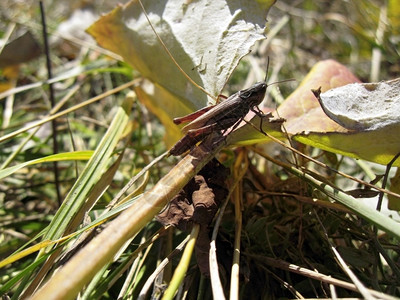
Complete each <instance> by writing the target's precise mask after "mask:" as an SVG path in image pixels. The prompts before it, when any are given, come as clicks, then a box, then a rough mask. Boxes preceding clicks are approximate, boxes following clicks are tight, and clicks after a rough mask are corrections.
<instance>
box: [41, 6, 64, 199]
mask: <svg viewBox="0 0 400 300" xmlns="http://www.w3.org/2000/svg"><path fill="white" fill-rule="evenodd" d="M39 5H40V14H41V19H42V33H43V42H44V49H45V53H46V67H47V79H48V80H51V79H52V78H53V74H52V69H51V61H50V48H49V42H48V39H47V25H46V15H45V11H44V6H43V1H39ZM49 96H50V97H49V98H50V103H51V107H52V108H54V106H55V105H56V104H55V103H56V100H55V97H54V87H53V84H52V83H49ZM51 129H52V134H51V137H52V140H53V154H57V153H58V142H57V120H56V119H54V120H52V121H51ZM53 172H54V186H55V190H56V195H57V202H58V206H61V201H62V199H61V192H60V182H59V173H58V163H57V162H56V161H55V162H53Z"/></svg>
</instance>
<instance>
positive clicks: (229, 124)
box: [169, 82, 267, 156]
mask: <svg viewBox="0 0 400 300" xmlns="http://www.w3.org/2000/svg"><path fill="white" fill-rule="evenodd" d="M266 90H267V83H266V82H258V83H256V84H254V85H253V86H251V87H250V88H248V89H244V90H241V91H239V92H237V93H235V94H233V95H232V96H230V97H229V98H228V99H226V100H224V101H222V102H220V103H219V104H216V105H213V106H209V107H205V108H203V109H200V110H198V111H195V112H194V113H192V114H189V115H187V116H184V117H180V118H175V119H174V123H175V124H181V123H185V122H190V123H189V124H187V125H186V126H185V127H183V128H182V132H183V133H185V136H184V137H183V138H182V139H180V140H179V141H178V142H177V143H176V144H175V145H174V146H173V147H172V149H171V150H170V151H169V153H170V154H171V155H175V156H176V155H181V154H183V153H185V152H186V151H188V150H190V149H191V148H192V147H194V146H195V145H196V144H197V143H198V142H201V141H203V140H204V139H205V138H206V137H207V136H209V135H210V134H211V133H213V132H216V131H217V132H221V133H222V134H223V133H225V132H226V131H227V130H228V129H229V128H232V131H233V130H235V129H236V127H237V126H238V125H239V124H240V122H241V121H243V120H244V117H245V116H246V115H247V113H248V112H249V111H253V112H254V113H255V114H256V115H258V116H260V117H261V118H262V117H263V116H265V115H264V114H263V112H262V111H261V110H260V109H259V108H258V106H257V105H259V104H260V103H261V101H262V100H263V99H264V96H265V92H266ZM261 120H262V119H261ZM261 126H262V123H261V125H260V131H261V132H263V131H262V128H261ZM263 133H264V132H263Z"/></svg>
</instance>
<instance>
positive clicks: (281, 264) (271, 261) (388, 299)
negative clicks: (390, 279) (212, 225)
mask: <svg viewBox="0 0 400 300" xmlns="http://www.w3.org/2000/svg"><path fill="white" fill-rule="evenodd" d="M246 255H248V256H250V257H253V258H255V259H257V260H258V261H260V262H262V263H265V264H267V265H269V266H271V267H275V268H279V269H282V270H287V271H290V272H293V273H296V274H300V275H302V276H306V277H309V278H312V279H315V280H318V281H322V282H325V283H328V284H333V285H335V286H340V287H342V288H345V289H348V290H351V291H355V292H357V291H358V290H357V288H356V286H355V285H354V284H352V283H350V282H346V281H343V280H340V279H336V278H333V277H332V276H328V275H325V274H322V273H318V272H315V271H312V270H309V269H306V268H303V267H300V266H298V265H295V264H291V263H288V262H286V261H283V260H280V259H275V258H271V257H265V256H261V255H254V254H250V253H246ZM367 290H368V292H369V293H370V294H371V295H372V296H374V297H377V298H379V299H384V300H395V299H397V300H398V298H396V297H392V296H390V295H387V294H384V293H381V292H378V291H375V290H371V289H367Z"/></svg>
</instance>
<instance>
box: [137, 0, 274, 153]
mask: <svg viewBox="0 0 400 300" xmlns="http://www.w3.org/2000/svg"><path fill="white" fill-rule="evenodd" d="M139 4H140V6H141V7H142V10H143V12H144V15H145V17H146V18H147V20H148V22H149V25H150V26H151V28H152V30H153V31H154V33H155V35H156V36H157V38H158V40H159V41H160V43H161V45H162V46H163V48H164V49H165V51H166V53H167V54H168V55H169V56H170V58H171V59H172V60H173V61H174V63H175V65H176V66H177V67H178V68H179V70H180V71H181V72H182V74H183V75H184V76H185V77H186V78H187V79H188V80H189V81H190V82H191V83H192V84H193V85H195V86H196V87H198V88H199V89H201V90H202V91H204V92H205V93H206V94H208V95H209V96H211V97H212V95H210V94H209V93H208V92H207V91H205V90H204V89H203V88H202V87H200V86H198V85H197V84H196V83H195V82H194V81H193V80H192V79H191V78H190V77H189V76H188V75H187V74H186V73H185V71H183V69H182V68H180V66H179V65H178V63H177V62H176V60H175V58H174V56H173V55H172V54H171V53H170V51H169V49H168V48H167V47H166V45H165V44H164V42H163V41H162V39H161V37H160V36H159V35H158V33H157V31H156V30H155V28H154V27H153V25H152V24H151V22H150V20H149V17H148V15H147V13H146V10H145V8H144V6H143V4H142V2H141V0H139ZM268 65H269V61H268ZM266 74H268V68H267V72H266ZM266 90H267V83H266V78H265V79H264V81H263V82H258V83H256V84H254V85H253V86H251V87H250V88H247V89H244V90H241V91H239V92H237V93H235V94H233V95H232V96H230V97H229V98H227V99H226V100H225V101H222V102H221V103H219V104H216V105H213V106H209V107H205V108H203V109H200V110H198V111H196V112H194V113H192V114H189V115H187V116H183V117H180V118H175V119H174V120H173V121H174V123H175V124H177V125H178V124H181V123H185V122H190V123H189V124H187V125H186V126H185V127H183V128H182V132H183V133H185V135H184V136H183V138H181V139H180V140H179V141H178V142H177V143H176V144H175V145H174V146H173V147H172V148H171V149H170V150H169V154H170V155H174V156H178V155H181V154H183V153H185V152H186V151H188V150H190V149H192V148H193V147H194V146H195V145H196V144H197V143H199V142H202V141H204V140H205V139H206V138H208V137H209V136H210V135H211V134H213V133H215V132H217V133H221V134H222V135H223V134H224V133H226V131H227V130H228V129H230V128H231V131H233V130H235V129H236V128H237V127H238V126H239V124H240V122H241V121H243V120H244V118H245V116H246V115H247V113H248V112H249V111H253V112H254V113H255V114H256V115H258V116H259V117H261V123H260V131H261V132H262V133H263V134H265V132H264V131H263V130H262V118H263V117H265V116H266V115H265V114H264V113H263V112H262V111H261V110H260V109H259V108H258V105H259V104H260V103H261V101H262V100H263V99H264V96H265V93H266Z"/></svg>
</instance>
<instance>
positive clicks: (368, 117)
mask: <svg viewBox="0 0 400 300" xmlns="http://www.w3.org/2000/svg"><path fill="white" fill-rule="evenodd" d="M399 89H400V80H399V79H396V80H392V81H388V82H381V83H368V84H350V85H346V86H344V87H340V88H336V89H333V90H331V91H328V92H326V93H322V94H320V93H319V92H318V91H315V94H316V97H317V98H318V100H319V102H320V103H321V107H322V108H323V110H324V111H325V112H326V114H327V116H328V117H330V118H332V120H335V122H338V123H339V124H340V125H341V126H342V127H343V128H346V131H345V132H329V133H327V134H324V135H323V134H319V133H309V134H299V135H297V136H295V139H297V140H298V141H300V142H302V143H305V144H310V145H313V146H315V147H318V148H321V149H324V150H328V151H332V152H335V153H341V154H344V155H347V156H350V157H354V158H361V159H365V160H369V161H372V162H376V163H379V164H383V165H386V164H388V163H389V162H390V161H391V160H392V159H393V157H394V156H395V155H396V154H397V153H398V152H399V149H400V136H399V134H398V132H399V129H400V118H399V115H400V113H399V111H400V110H399V108H400V95H399ZM394 165H395V166H399V165H400V160H397V161H396V162H395V163H394Z"/></svg>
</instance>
